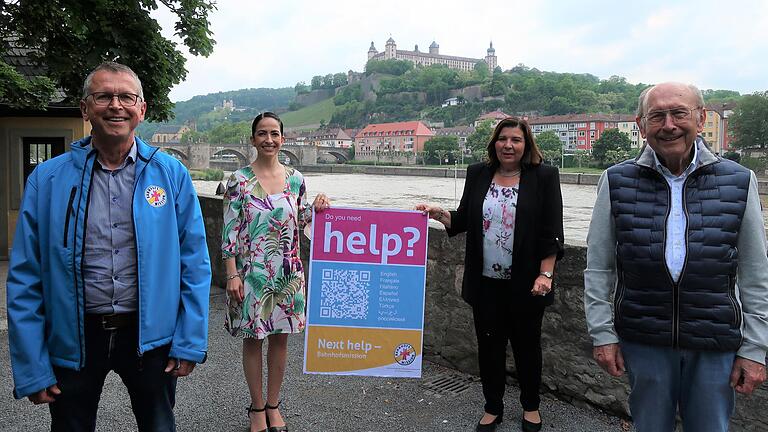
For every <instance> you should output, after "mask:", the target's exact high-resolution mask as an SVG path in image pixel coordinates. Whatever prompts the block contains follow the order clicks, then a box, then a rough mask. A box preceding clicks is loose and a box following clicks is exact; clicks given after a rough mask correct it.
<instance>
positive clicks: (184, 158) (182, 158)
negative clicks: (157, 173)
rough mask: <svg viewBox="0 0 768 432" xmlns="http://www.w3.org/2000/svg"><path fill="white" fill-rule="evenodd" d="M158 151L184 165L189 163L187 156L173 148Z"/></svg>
mask: <svg viewBox="0 0 768 432" xmlns="http://www.w3.org/2000/svg"><path fill="white" fill-rule="evenodd" d="M160 150H162V151H163V152H165V153H168V154H169V155H171V156H173V157H175V158H176V159H178V160H180V161H181V163H183V164H184V165H186V164H187V162H189V156H187V155H186V154H185V153H184V152H183V151H181V150H179V149H176V148H173V147H162V148H161V149H160Z"/></svg>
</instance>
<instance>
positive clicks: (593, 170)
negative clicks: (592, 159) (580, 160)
mask: <svg viewBox="0 0 768 432" xmlns="http://www.w3.org/2000/svg"><path fill="white" fill-rule="evenodd" d="M603 171H605V170H604V169H602V168H592V167H581V168H577V167H573V168H571V167H566V168H562V169H561V170H560V172H564V173H574V174H577V173H581V174H602V173H603Z"/></svg>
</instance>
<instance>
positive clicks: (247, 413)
mask: <svg viewBox="0 0 768 432" xmlns="http://www.w3.org/2000/svg"><path fill="white" fill-rule="evenodd" d="M265 409H267V407H266V405H265V406H264V408H254V407H253V402H251V404H250V405H248V408H246V409H245V412H246V415H247V416H248V420H249V421H250V420H251V413H253V412H255V413H260V412H264V410H265ZM264 420H265V421H266V422H267V429H262V430H260V431H259V432H269V418H267V415H266V413H264Z"/></svg>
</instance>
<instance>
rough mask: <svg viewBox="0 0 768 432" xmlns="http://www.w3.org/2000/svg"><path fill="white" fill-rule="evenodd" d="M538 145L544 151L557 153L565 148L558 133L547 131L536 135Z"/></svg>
mask: <svg viewBox="0 0 768 432" xmlns="http://www.w3.org/2000/svg"><path fill="white" fill-rule="evenodd" d="M536 145H538V146H539V149H541V150H542V151H546V150H553V151H557V150H561V149H562V148H563V143H562V141H560V137H558V136H557V133H556V132H554V131H545V132H542V133H540V134H538V135H536Z"/></svg>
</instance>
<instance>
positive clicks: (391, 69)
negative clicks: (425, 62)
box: [365, 59, 413, 75]
mask: <svg viewBox="0 0 768 432" xmlns="http://www.w3.org/2000/svg"><path fill="white" fill-rule="evenodd" d="M411 69H413V63H411V62H409V61H407V60H394V59H389V60H373V59H371V60H368V63H366V64H365V74H366V75H370V74H372V73H376V72H378V73H382V74H389V75H402V74H404V73H406V72H408V71H409V70H411Z"/></svg>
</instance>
